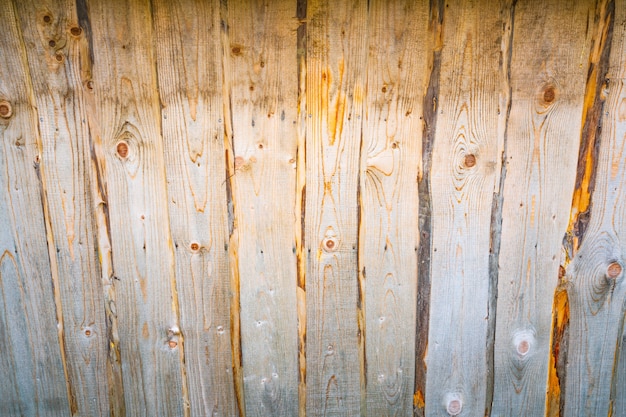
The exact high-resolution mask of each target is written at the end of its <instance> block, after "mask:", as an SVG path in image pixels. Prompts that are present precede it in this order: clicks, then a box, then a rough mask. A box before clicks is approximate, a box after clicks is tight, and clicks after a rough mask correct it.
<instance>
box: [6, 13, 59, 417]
mask: <svg viewBox="0 0 626 417" xmlns="http://www.w3.org/2000/svg"><path fill="white" fill-rule="evenodd" d="M17 21H18V19H17V16H16V14H15V11H14V9H13V4H11V2H7V1H4V2H2V3H0V30H1V31H2V34H3V42H2V47H1V48H0V189H2V197H1V198H0V329H1V330H0V335H1V336H2V338H1V339H0V351H1V352H2V354H1V355H0V356H2V360H0V375H2V383H1V384H0V414H2V415H6V416H21V415H46V416H66V415H68V413H69V412H70V407H69V401H68V392H67V387H66V384H65V375H64V363H63V360H64V359H63V356H64V352H63V351H62V345H61V344H60V338H59V332H60V331H61V329H60V328H59V327H57V324H59V322H58V317H57V314H56V305H55V299H56V297H55V291H56V290H57V289H56V288H55V285H54V284H53V277H52V272H51V266H50V257H49V256H48V246H47V242H46V237H47V236H46V224H45V219H44V210H45V208H44V205H43V201H42V184H41V171H40V163H41V142H40V138H39V133H38V131H37V119H36V117H37V115H36V113H35V107H34V105H35V103H34V102H33V92H32V85H31V81H30V78H29V76H28V70H27V60H26V52H25V50H24V47H23V43H22V38H21V34H20V31H19V28H18V26H17Z"/></svg>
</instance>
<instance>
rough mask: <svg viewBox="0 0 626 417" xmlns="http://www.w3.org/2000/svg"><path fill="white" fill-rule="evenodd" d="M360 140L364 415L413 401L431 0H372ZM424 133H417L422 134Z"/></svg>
mask: <svg viewBox="0 0 626 417" xmlns="http://www.w3.org/2000/svg"><path fill="white" fill-rule="evenodd" d="M369 6H370V7H369V19H368V28H369V29H368V33H369V39H368V43H369V55H368V61H367V77H368V79H367V91H366V103H365V107H366V112H365V120H364V121H363V143H362V144H361V172H360V192H361V201H360V203H361V228H360V231H359V240H360V242H361V248H362V252H361V253H360V254H359V261H360V265H359V269H360V273H361V274H362V282H363V283H364V288H363V290H364V291H365V305H364V307H365V326H366V329H367V330H366V340H367V343H366V358H367V364H368V366H367V375H366V378H367V381H368V385H367V391H366V395H367V410H366V411H367V414H368V415H373V416H383V415H384V416H401V415H407V414H409V412H410V411H411V410H412V407H413V388H414V382H415V381H414V373H415V307H416V304H415V297H416V292H417V291H416V290H417V256H416V255H417V253H416V248H417V245H418V241H419V237H418V228H417V224H416V222H415V213H416V212H417V211H418V209H419V203H418V190H417V187H416V181H417V176H418V165H417V164H416V163H415V161H419V160H420V158H421V136H420V133H421V132H422V129H423V126H422V125H423V121H422V118H421V115H422V103H423V95H424V93H425V85H426V83H427V81H428V80H427V79H426V75H427V71H426V66H427V64H428V61H427V59H426V53H427V51H426V50H427V48H428V46H429V43H428V42H426V39H427V34H428V25H427V22H428V4H427V3H426V2H422V3H414V2H412V1H407V2H404V1H397V2H387V1H384V0H382V1H372V2H370V5H369ZM416 132H417V134H416Z"/></svg>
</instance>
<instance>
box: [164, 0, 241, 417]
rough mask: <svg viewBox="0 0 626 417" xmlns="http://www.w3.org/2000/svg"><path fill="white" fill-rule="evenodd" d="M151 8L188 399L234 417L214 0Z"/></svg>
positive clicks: (194, 408) (201, 412) (198, 412)
mask: <svg viewBox="0 0 626 417" xmlns="http://www.w3.org/2000/svg"><path fill="white" fill-rule="evenodd" d="M152 7H153V9H152V11H153V16H154V22H155V23H154V26H155V33H154V37H155V41H156V45H158V48H156V59H157V69H158V79H159V93H160V98H161V105H162V107H163V108H162V110H161V113H162V126H163V140H164V150H165V163H166V173H167V175H166V177H167V183H168V205H169V214H170V225H171V230H172V240H173V242H174V247H175V249H174V254H175V261H176V284H177V290H178V296H179V306H180V307H179V308H180V314H181V317H180V324H181V331H182V334H183V335H184V343H185V363H186V365H187V378H188V385H187V390H188V396H189V405H188V406H189V408H190V411H191V415H194V416H205V415H211V416H234V415H236V412H237V411H236V400H235V395H234V390H233V375H232V356H231V345H230V332H231V325H230V305H229V289H230V288H229V286H230V279H229V274H228V250H227V247H228V213H227V210H226V209H227V207H226V182H225V175H226V168H225V165H224V158H223V155H224V141H223V138H224V121H223V119H224V115H223V103H222V84H223V81H222V59H221V57H222V55H221V50H222V45H221V42H220V7H219V2H217V1H213V2H189V3H187V4H185V5H183V4H178V3H173V2H171V1H165V0H163V1H161V0H158V1H154V2H153V3H152ZM220 156H222V157H220Z"/></svg>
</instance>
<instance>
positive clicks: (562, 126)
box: [492, 0, 595, 416]
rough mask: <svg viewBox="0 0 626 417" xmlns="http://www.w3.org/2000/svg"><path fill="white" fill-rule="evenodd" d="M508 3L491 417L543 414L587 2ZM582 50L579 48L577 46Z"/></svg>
mask: <svg viewBox="0 0 626 417" xmlns="http://www.w3.org/2000/svg"><path fill="white" fill-rule="evenodd" d="M513 7H514V12H513V15H514V22H513V27H514V29H513V33H512V43H511V44H510V45H509V48H512V50H508V51H505V53H508V54H510V56H511V58H510V64H509V68H508V74H509V77H510V79H509V80H508V81H509V85H510V89H511V107H510V110H509V113H508V115H507V119H506V126H505V129H506V132H505V134H506V137H505V141H506V145H505V146H506V179H505V180H504V192H503V198H504V201H503V205H502V229H501V230H502V232H501V244H500V254H499V261H498V278H499V279H498V303H497V314H496V333H495V334H496V340H495V348H494V352H495V355H494V358H495V360H494V363H495V380H494V397H493V409H492V415H493V416H530V415H533V416H534V415H543V414H545V407H546V401H545V394H546V382H547V375H548V363H549V353H550V337H551V324H552V297H553V294H554V290H555V287H556V285H557V281H558V276H559V265H560V262H561V257H560V252H561V247H562V246H561V245H562V241H563V235H564V234H565V230H566V228H567V225H568V220H569V211H570V208H571V200H572V192H573V189H574V181H575V178H576V167H577V161H578V147H579V143H580V132H581V122H582V108H583V101H584V92H585V80H586V75H587V68H588V58H589V49H590V35H589V34H590V33H593V31H587V30H585V28H586V27H587V25H590V26H591V27H593V20H592V19H593V16H594V9H595V2H593V1H575V0H571V1H562V0H552V1H548V2H545V1H530V2H517V3H516V4H515V6H513ZM581 51H583V52H584V53H581Z"/></svg>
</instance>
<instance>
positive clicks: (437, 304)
mask: <svg viewBox="0 0 626 417" xmlns="http://www.w3.org/2000/svg"><path fill="white" fill-rule="evenodd" d="M493 6H494V5H493V3H492V2H486V1H485V2H476V3H473V4H469V3H465V2H456V1H450V2H446V8H445V12H444V16H443V49H442V51H441V70H440V71H441V72H440V81H439V92H440V94H439V97H438V105H439V112H438V113H439V114H438V115H437V132H436V135H435V142H434V148H433V162H432V171H431V180H432V183H431V194H432V234H433V238H432V249H431V250H432V252H431V254H432V257H431V271H432V278H431V279H432V288H431V304H430V308H431V310H430V326H429V337H428V356H427V370H428V371H427V376H426V378H427V379H426V414H427V415H446V410H448V411H451V412H452V413H453V414H454V413H457V412H458V413H457V414H458V415H464V416H475V415H483V414H484V412H485V409H486V408H487V407H488V404H487V403H486V395H487V393H486V384H485V381H486V378H487V377H488V375H487V372H488V369H487V352H486V345H487V334H488V326H487V323H488V316H489V311H488V305H489V244H490V241H489V240H490V232H489V228H490V218H491V213H490V209H491V203H492V196H493V192H494V187H495V186H496V180H497V178H496V177H497V175H499V173H500V170H499V169H498V159H499V158H500V155H499V152H498V136H497V127H498V110H499V109H498V102H499V94H501V91H500V86H501V78H500V72H499V69H498V67H499V55H500V38H501V36H502V24H501V21H500V10H498V8H496V7H493ZM471 155H473V157H472V156H471Z"/></svg>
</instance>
